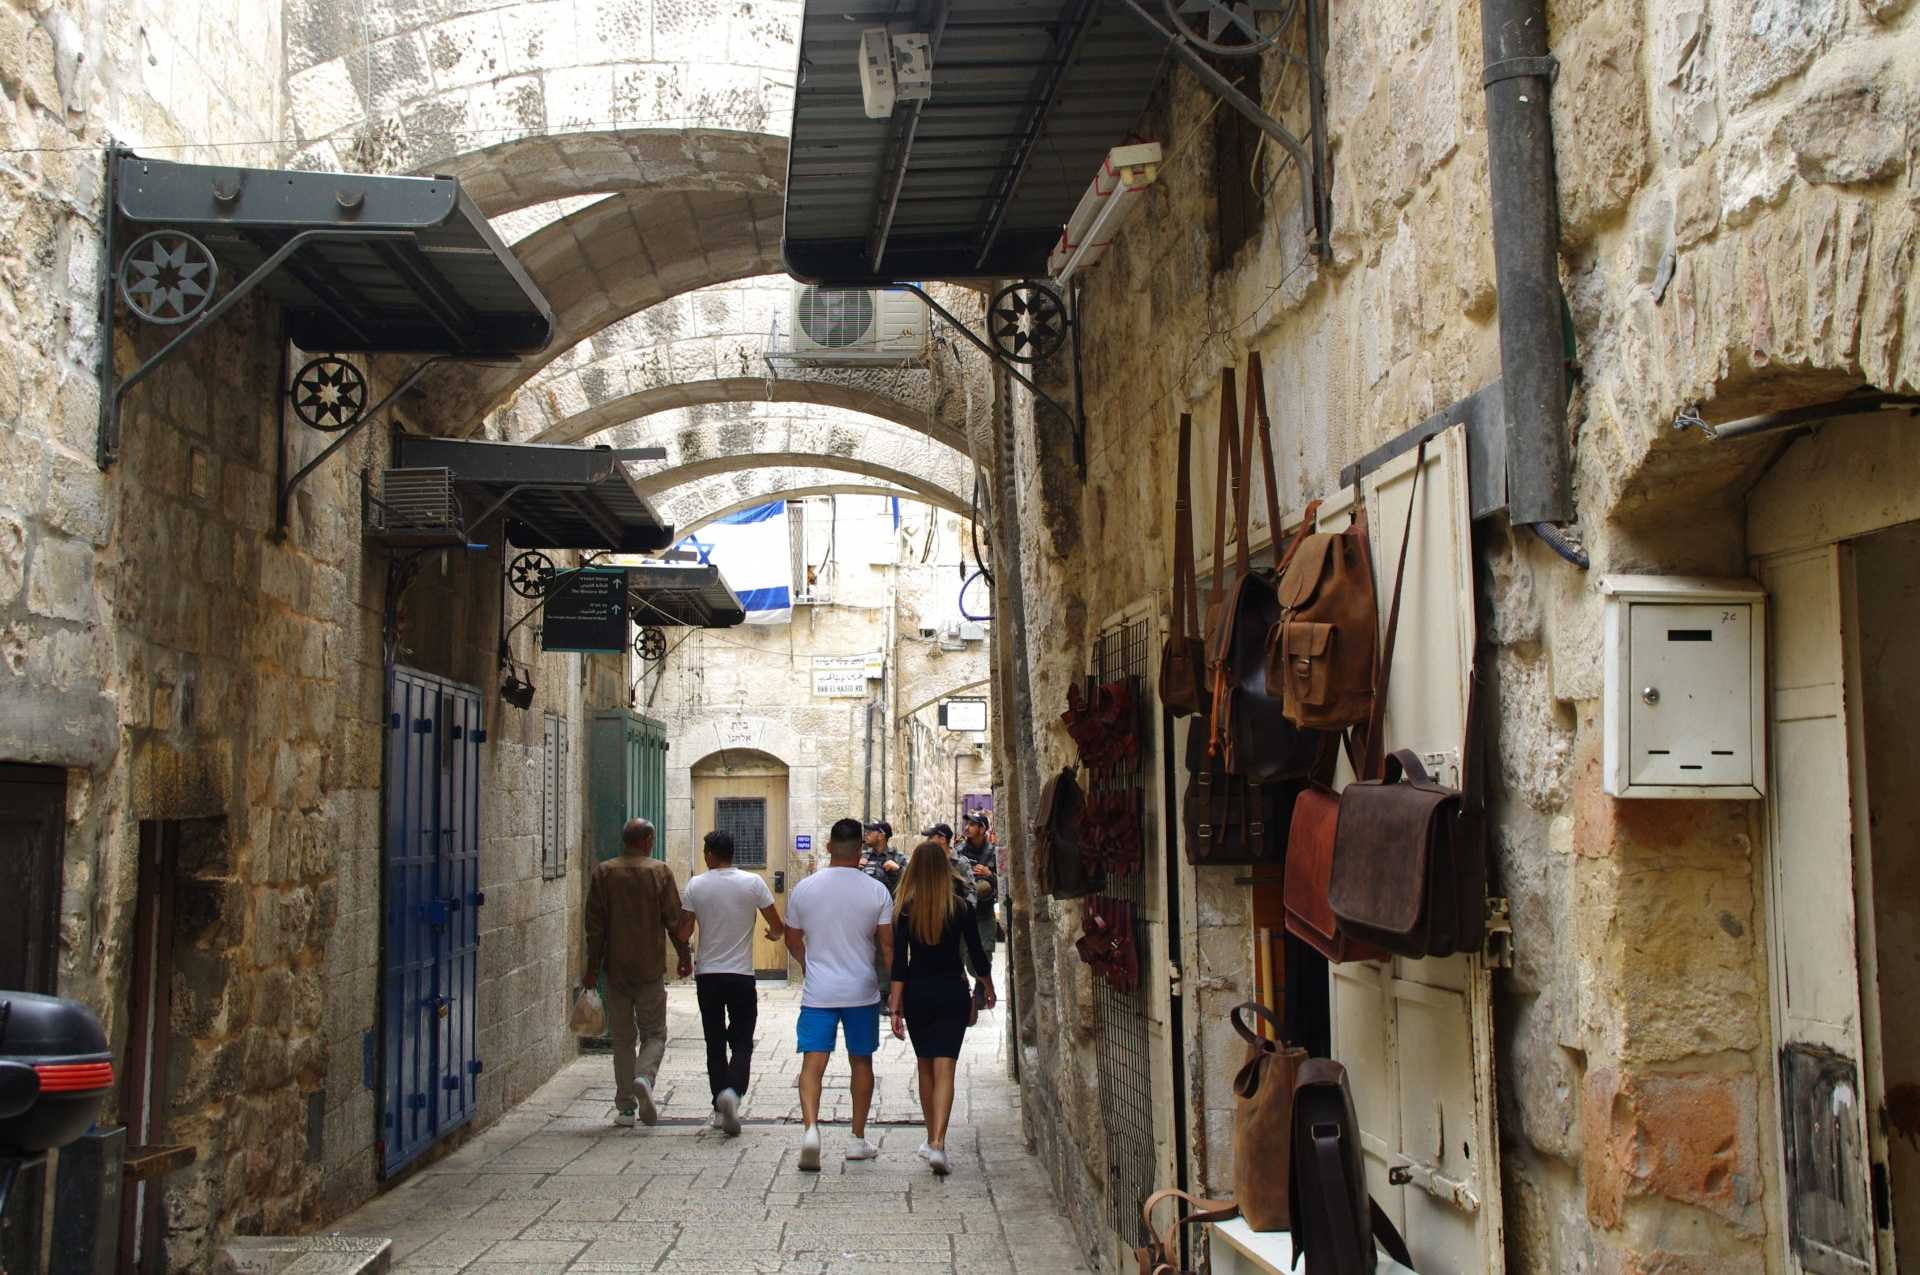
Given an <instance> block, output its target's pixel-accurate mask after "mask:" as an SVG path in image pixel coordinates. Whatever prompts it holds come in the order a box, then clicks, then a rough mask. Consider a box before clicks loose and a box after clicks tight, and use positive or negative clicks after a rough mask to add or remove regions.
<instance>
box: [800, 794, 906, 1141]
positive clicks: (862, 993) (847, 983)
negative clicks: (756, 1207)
mask: <svg viewBox="0 0 1920 1275" xmlns="http://www.w3.org/2000/svg"><path fill="white" fill-rule="evenodd" d="M860 834H861V828H860V821H859V820H858V819H842V820H840V822H838V823H836V824H834V825H833V831H832V832H831V833H830V834H828V837H827V855H828V858H829V863H828V865H827V866H826V867H825V868H823V869H821V870H820V871H818V872H816V873H814V874H813V875H812V876H810V877H808V878H807V879H806V880H804V881H802V882H800V884H798V885H796V886H795V887H794V888H793V893H792V894H790V895H789V896H788V897H787V935H786V938H787V950H788V951H790V952H792V953H793V957H794V959H795V960H796V961H798V962H800V969H801V971H802V973H803V974H804V976H805V978H806V984H805V986H804V987H803V988H802V989H801V992H800V1025H799V1031H798V1033H797V1035H798V1037H799V1041H798V1043H799V1051H800V1053H801V1055H802V1062H801V1066H800V1114H801V1116H802V1118H803V1119H804V1120H805V1121H806V1126H807V1127H806V1132H805V1133H803V1134H801V1136H800V1168H801V1169H802V1170H803V1171H805V1172H808V1173H817V1172H818V1171H819V1169H820V1128H819V1119H820V1085H821V1081H822V1079H823V1078H824V1077H825V1076H826V1072H827V1057H828V1055H830V1054H832V1053H833V1045H834V1038H835V1037H836V1036H837V1035H839V1034H840V1033H841V1032H842V1031H844V1032H845V1033H846V1038H847V1061H848V1063H849V1065H850V1066H851V1067H852V1070H853V1142H852V1143H851V1144H850V1145H849V1146H848V1147H847V1159H849V1160H871V1159H874V1158H875V1157H876V1156H878V1155H879V1154H880V1148H878V1147H876V1146H874V1145H873V1144H872V1143H871V1142H868V1141H867V1109H868V1108H869V1107H870V1106H872V1105H873V1055H874V1051H875V1050H877V1049H879V1048H880V979H879V976H878V974H876V973H875V967H876V963H877V965H878V966H879V968H882V969H884V968H886V967H887V966H889V965H890V964H891V963H892V961H893V897H892V896H891V895H889V894H888V893H887V887H885V886H884V885H881V884H880V883H879V882H878V881H875V880H874V879H873V878H872V877H870V876H868V875H867V874H866V873H864V872H862V871H861V870H860Z"/></svg>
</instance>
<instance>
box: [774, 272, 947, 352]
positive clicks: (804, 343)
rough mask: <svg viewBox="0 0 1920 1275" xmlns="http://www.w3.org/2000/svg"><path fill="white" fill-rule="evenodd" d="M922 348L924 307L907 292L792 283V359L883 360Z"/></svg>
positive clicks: (918, 299)
mask: <svg viewBox="0 0 1920 1275" xmlns="http://www.w3.org/2000/svg"><path fill="white" fill-rule="evenodd" d="M926 353H927V307H926V303H925V302H923V301H921V300H920V298H919V297H916V296H914V295H913V294H912V293H911V292H900V291H897V290H893V289H888V288H819V287H815V286H814V285H813V284H810V283H796V284H795V285H794V287H793V350H792V352H791V355H790V357H791V358H792V359H793V360H794V361H796V362H802V363H867V364H882V365H884V364H899V363H910V362H914V361H916V360H919V359H923V358H925V357H926Z"/></svg>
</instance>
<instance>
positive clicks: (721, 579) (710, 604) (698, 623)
mask: <svg viewBox="0 0 1920 1275" xmlns="http://www.w3.org/2000/svg"><path fill="white" fill-rule="evenodd" d="M627 596H628V600H629V605H628V607H627V618H628V619H630V620H632V621H633V622H634V623H635V624H638V625H640V626H641V627H643V628H645V627H648V626H653V625H672V624H679V625H686V626H688V627H690V628H700V629H730V628H732V627H733V626H734V625H736V624H744V623H746V619H747V609H746V608H745V607H743V606H741V605H740V599H739V597H738V595H736V594H735V593H734V591H733V589H732V588H731V587H730V586H729V585H728V584H727V579H726V577H725V576H723V575H721V574H720V568H719V567H716V566H714V565H713V564H712V563H710V562H706V563H672V562H646V563H641V564H639V565H637V566H629V567H628V568H627Z"/></svg>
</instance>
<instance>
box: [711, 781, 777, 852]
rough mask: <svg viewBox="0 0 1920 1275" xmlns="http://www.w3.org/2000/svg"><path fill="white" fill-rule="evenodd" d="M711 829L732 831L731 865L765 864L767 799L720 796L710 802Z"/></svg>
mask: <svg viewBox="0 0 1920 1275" xmlns="http://www.w3.org/2000/svg"><path fill="white" fill-rule="evenodd" d="M713 829H714V831H715V832H730V833H732V834H733V866H734V867H736V868H764V867H766V866H767V799H766V798H765V797H719V798H716V799H715V800H714V803H713Z"/></svg>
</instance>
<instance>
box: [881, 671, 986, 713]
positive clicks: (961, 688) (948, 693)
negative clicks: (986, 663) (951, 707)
mask: <svg viewBox="0 0 1920 1275" xmlns="http://www.w3.org/2000/svg"><path fill="white" fill-rule="evenodd" d="M992 682H993V678H992V677H990V676H989V677H975V678H970V679H969V680H967V681H965V682H962V683H960V684H959V685H958V686H949V687H947V688H946V689H944V690H940V691H935V692H933V693H932V694H928V693H927V691H926V688H925V686H924V685H923V686H920V687H917V688H916V690H917V692H918V693H919V694H920V695H921V696H922V698H921V700H920V702H919V703H917V704H915V705H914V706H913V707H912V708H909V709H907V710H906V711H904V712H902V713H901V714H900V718H901V720H902V721H904V720H906V719H907V718H909V717H912V716H913V715H914V714H915V713H918V712H921V711H922V710H924V709H928V708H932V707H933V706H934V705H935V704H938V703H939V702H940V701H941V700H943V699H951V698H953V697H954V696H955V695H964V694H966V693H967V692H968V691H977V690H979V689H981V688H982V687H985V686H989V685H991V684H992Z"/></svg>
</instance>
